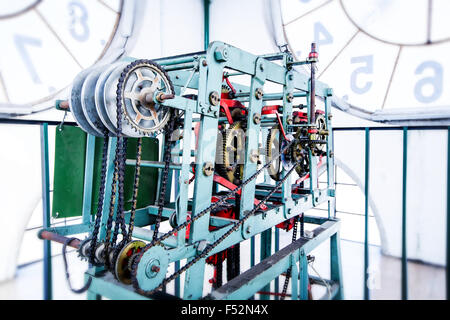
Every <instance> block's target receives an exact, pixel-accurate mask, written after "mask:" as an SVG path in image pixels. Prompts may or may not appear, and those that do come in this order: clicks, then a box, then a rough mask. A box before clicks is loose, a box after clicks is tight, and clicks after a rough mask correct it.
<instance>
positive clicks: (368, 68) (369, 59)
mask: <svg viewBox="0 0 450 320" xmlns="http://www.w3.org/2000/svg"><path fill="white" fill-rule="evenodd" d="M350 62H351V63H364V65H362V66H359V67H358V68H356V69H355V70H353V72H352V74H351V75H350V88H351V89H352V91H353V92H354V93H357V94H364V93H366V92H367V91H369V90H370V88H371V87H372V81H367V82H366V83H365V84H364V85H363V86H358V85H357V83H358V81H357V80H358V75H360V74H373V55H369V56H361V57H353V58H351V59H350Z"/></svg>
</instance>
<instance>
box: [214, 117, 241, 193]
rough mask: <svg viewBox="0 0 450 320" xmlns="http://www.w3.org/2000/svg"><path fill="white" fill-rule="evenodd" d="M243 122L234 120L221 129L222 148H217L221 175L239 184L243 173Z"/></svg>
mask: <svg viewBox="0 0 450 320" xmlns="http://www.w3.org/2000/svg"><path fill="white" fill-rule="evenodd" d="M243 129H244V122H243V121H236V122H234V123H233V124H232V125H230V126H229V127H228V128H227V129H225V130H223V131H222V137H223V141H222V148H219V150H220V151H219V157H220V160H221V161H220V162H219V164H218V169H219V173H220V175H221V176H223V177H224V178H226V179H227V180H229V181H230V182H232V183H234V184H237V185H239V184H240V183H241V181H242V177H243V175H244V159H245V153H244V152H245V132H244V130H243Z"/></svg>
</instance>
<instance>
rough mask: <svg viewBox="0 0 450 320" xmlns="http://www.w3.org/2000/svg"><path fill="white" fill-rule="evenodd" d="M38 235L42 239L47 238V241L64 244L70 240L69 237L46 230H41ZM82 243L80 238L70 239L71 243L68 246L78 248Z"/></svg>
mask: <svg viewBox="0 0 450 320" xmlns="http://www.w3.org/2000/svg"><path fill="white" fill-rule="evenodd" d="M38 236H39V238H40V239H44V240H47V241H45V242H50V241H53V242H58V243H61V244H64V243H65V242H66V241H67V240H69V238H68V237H65V236H62V235H60V234H57V233H54V232H50V231H46V230H43V231H41V232H40V233H39V235H38ZM80 243H81V240H80V239H74V240H72V241H70V243H69V244H68V245H67V246H69V247H72V248H75V249H78V248H79V247H80Z"/></svg>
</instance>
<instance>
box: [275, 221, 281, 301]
mask: <svg viewBox="0 0 450 320" xmlns="http://www.w3.org/2000/svg"><path fill="white" fill-rule="evenodd" d="M279 250H280V229H279V228H275V252H278V251H279ZM279 283H280V278H279V277H276V278H275V293H276V295H275V300H280V297H279V295H278V293H279V292H280V288H279Z"/></svg>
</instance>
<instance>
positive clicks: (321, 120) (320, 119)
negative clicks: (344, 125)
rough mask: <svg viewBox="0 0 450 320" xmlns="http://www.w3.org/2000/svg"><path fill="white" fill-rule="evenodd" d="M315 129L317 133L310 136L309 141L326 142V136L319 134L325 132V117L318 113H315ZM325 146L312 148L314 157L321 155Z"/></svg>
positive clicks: (317, 145)
mask: <svg viewBox="0 0 450 320" xmlns="http://www.w3.org/2000/svg"><path fill="white" fill-rule="evenodd" d="M316 127H317V130H318V131H319V133H316V134H312V135H311V140H326V139H327V136H326V135H324V134H320V132H324V131H326V130H327V121H326V119H325V116H324V115H323V114H320V113H316ZM325 149H326V144H324V143H321V144H316V145H315V146H314V148H313V149H312V151H313V154H314V155H318V154H322V153H324V152H325V151H326V150H325Z"/></svg>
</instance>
